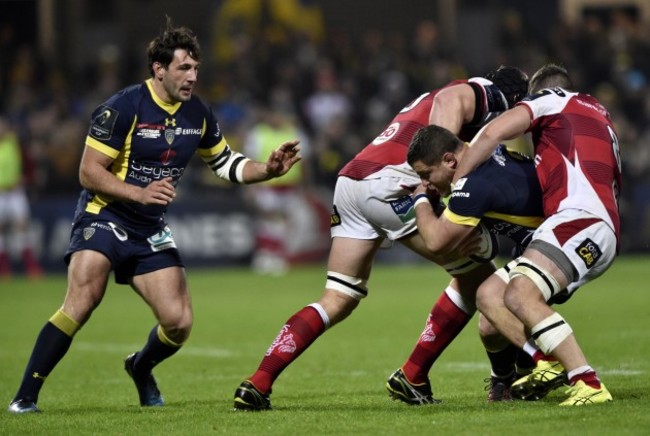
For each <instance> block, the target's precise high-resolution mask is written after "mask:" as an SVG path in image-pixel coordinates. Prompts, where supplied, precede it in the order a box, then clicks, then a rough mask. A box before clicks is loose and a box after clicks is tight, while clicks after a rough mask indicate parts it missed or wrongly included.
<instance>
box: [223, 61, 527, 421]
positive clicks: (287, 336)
mask: <svg viewBox="0 0 650 436" xmlns="http://www.w3.org/2000/svg"><path fill="white" fill-rule="evenodd" d="M527 90H528V80H527V77H526V75H525V74H524V73H523V72H521V71H520V70H519V69H517V68H513V67H501V68H499V69H498V70H496V71H495V72H493V73H491V74H489V75H487V76H486V78H480V77H477V78H472V79H469V80H462V81H455V82H452V83H450V84H449V85H447V86H446V87H444V88H442V89H439V90H435V91H431V92H426V93H424V94H422V95H421V96H419V97H418V98H416V99H415V100H414V101H413V102H411V103H410V104H409V105H407V106H406V107H404V108H403V109H402V110H401V111H400V112H399V113H398V114H397V115H396V116H395V118H394V119H393V120H392V121H391V122H390V123H389V125H388V127H387V128H386V129H385V130H384V131H383V132H382V133H381V134H380V135H379V136H378V137H377V138H375V139H374V140H373V141H372V142H371V143H370V144H368V145H367V146H366V147H365V148H364V149H363V150H362V151H361V152H360V153H359V154H358V155H357V156H356V157H355V158H354V159H353V160H352V161H351V162H349V163H348V164H347V165H346V166H345V167H344V168H343V169H342V170H341V171H340V173H339V177H338V181H337V184H336V188H335V191H334V202H333V203H334V206H333V211H332V221H331V225H332V227H331V235H332V246H331V249H330V255H329V261H328V267H327V269H328V271H327V282H326V284H325V291H324V293H323V295H322V296H321V298H320V299H319V300H318V301H317V302H315V303H313V304H310V305H308V306H306V307H304V308H303V309H301V310H299V311H298V312H296V313H295V314H294V315H293V316H292V317H291V318H289V320H288V321H287V322H286V323H285V324H284V326H283V327H282V329H281V330H280V333H279V334H278V336H277V337H276V339H275V340H274V341H273V343H272V344H271V346H270V347H269V349H268V350H267V352H266V355H265V356H264V358H263V359H262V362H261V363H260V365H259V368H258V370H257V371H256V372H255V373H254V374H253V375H252V376H251V377H249V378H248V379H247V380H245V381H244V382H242V383H241V384H240V386H239V387H238V388H237V390H236V391H235V408H236V409H242V410H265V409H270V408H271V402H270V398H269V395H270V393H271V388H272V385H273V383H274V381H275V380H276V378H277V377H278V376H279V375H280V373H281V372H282V371H283V370H284V369H285V368H286V367H287V366H288V365H289V364H290V363H291V362H293V361H294V360H295V359H296V358H297V357H298V356H299V355H300V354H301V353H302V352H303V351H305V350H306V349H307V348H308V347H309V346H310V345H311V344H312V343H313V342H314V341H315V340H316V339H317V338H318V337H319V336H320V335H321V334H322V333H323V332H324V331H325V330H326V329H328V328H330V327H332V326H333V325H334V324H336V323H338V322H340V321H342V320H343V319H345V318H346V317H347V316H348V315H349V314H350V313H351V312H352V311H353V310H354V309H355V308H356V307H357V305H358V304H359V301H360V300H361V299H362V298H364V297H366V296H367V294H368V288H367V282H368V279H369V277H370V271H371V268H372V263H373V259H374V257H375V254H376V253H377V250H378V249H379V248H380V247H381V246H382V245H383V244H385V243H386V242H388V243H389V244H390V243H392V241H399V242H400V243H402V244H403V245H405V246H406V247H408V248H409V249H411V250H413V251H414V252H416V253H418V254H420V255H422V256H423V257H425V258H426V259H429V260H431V261H432V262H435V263H437V264H439V265H441V266H443V267H444V268H445V269H446V270H447V271H448V272H449V273H450V274H451V275H452V277H453V279H452V281H451V283H450V285H449V286H448V287H447V289H446V290H445V292H443V293H442V295H441V296H440V298H439V299H438V301H437V302H436V304H435V306H434V307H433V309H432V311H431V314H430V316H429V317H428V320H427V325H426V327H425V330H426V331H431V332H432V334H434V335H435V336H436V340H435V341H431V340H427V339H426V338H424V337H421V339H420V341H419V342H418V344H417V346H416V348H415V350H414V351H413V353H412V355H411V357H410V358H409V361H408V362H407V364H406V365H405V366H404V367H403V368H402V369H400V370H398V371H397V372H396V373H395V374H393V376H391V379H390V380H389V383H390V381H391V380H393V381H394V382H395V383H396V384H398V385H399V387H397V386H396V389H397V388H399V389H400V390H399V392H395V393H394V396H397V398H399V399H400V400H402V401H405V402H407V403H409V404H428V403H434V402H437V400H435V399H434V398H433V394H432V392H431V386H430V383H429V379H428V372H429V369H430V368H431V366H432V365H433V363H434V362H435V360H436V359H437V358H438V356H439V355H440V354H441V353H442V352H443V350H444V349H445V348H446V347H447V345H449V343H451V341H452V340H453V339H454V338H455V337H456V336H457V335H458V333H460V331H461V330H462V329H463V327H464V326H465V325H466V324H467V322H468V321H469V320H470V319H471V317H472V315H473V314H474V312H475V310H476V307H475V293H476V288H477V287H478V285H479V284H480V283H482V282H483V280H485V279H486V278H487V277H488V276H490V275H491V274H492V273H493V272H494V265H493V264H492V263H478V262H476V261H474V260H472V259H470V258H468V257H463V256H459V255H458V254H456V255H454V256H449V257H443V256H439V255H436V254H434V253H432V252H431V251H429V250H427V249H426V247H425V244H424V242H423V240H422V238H421V237H420V236H419V234H418V232H417V228H416V223H415V213H414V208H413V201H412V199H411V191H412V190H413V188H414V187H415V186H417V185H419V184H420V183H421V181H420V178H419V176H418V175H417V174H416V173H415V171H414V170H413V169H412V168H411V167H410V166H409V165H408V163H407V162H406V153H407V150H408V146H409V143H410V141H411V138H412V136H413V135H414V134H415V132H416V131H417V130H418V129H420V128H421V127H424V126H426V125H429V124H437V125H443V126H445V127H447V128H448V129H449V130H451V131H452V132H454V133H456V134H459V135H460V136H461V137H462V138H465V139H466V140H469V139H470V138H472V137H473V135H474V134H475V133H476V132H477V131H478V130H479V129H480V128H481V127H482V126H483V125H484V124H485V123H486V122H487V121H489V120H491V119H493V118H494V117H495V116H497V115H499V114H500V113H502V112H503V111H505V110H507V109H508V108H509V107H512V106H513V105H514V103H515V102H517V101H519V100H520V99H521V98H522V97H523V96H524V95H525V94H526V93H527ZM429 337H430V336H429Z"/></svg>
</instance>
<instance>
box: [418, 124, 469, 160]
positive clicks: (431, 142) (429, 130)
mask: <svg viewBox="0 0 650 436" xmlns="http://www.w3.org/2000/svg"><path fill="white" fill-rule="evenodd" d="M463 144H464V143H463V141H461V140H460V139H459V138H458V136H456V135H454V134H453V133H451V132H450V131H449V130H447V129H445V128H444V127H440V126H436V125H429V126H426V127H422V128H421V129H420V130H418V131H417V132H415V135H413V139H411V143H410V144H409V151H408V153H407V154H406V161H407V162H408V163H409V165H411V166H413V164H414V163H415V162H418V161H420V162H422V163H423V164H425V165H436V164H438V163H440V162H441V161H442V156H443V155H444V154H445V153H447V152H449V153H453V152H455V151H456V150H458V148H459V147H462V146H463Z"/></svg>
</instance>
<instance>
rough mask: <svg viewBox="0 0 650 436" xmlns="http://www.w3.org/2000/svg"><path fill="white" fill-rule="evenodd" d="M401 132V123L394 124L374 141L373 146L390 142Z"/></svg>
mask: <svg viewBox="0 0 650 436" xmlns="http://www.w3.org/2000/svg"><path fill="white" fill-rule="evenodd" d="M398 131H399V123H393V124H391V125H390V126H388V127H386V130H384V131H383V132H381V133H380V134H379V136H377V137H376V138H375V140H374V141H372V145H380V144H383V143H384V142H386V141H390V140H391V139H392V138H393V136H395V134H396V133H397V132H398Z"/></svg>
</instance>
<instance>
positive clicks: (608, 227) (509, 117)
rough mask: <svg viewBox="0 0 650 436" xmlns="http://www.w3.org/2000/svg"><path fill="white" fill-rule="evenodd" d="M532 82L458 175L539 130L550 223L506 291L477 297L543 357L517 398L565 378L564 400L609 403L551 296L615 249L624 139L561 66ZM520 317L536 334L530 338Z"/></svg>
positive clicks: (609, 258)
mask: <svg viewBox="0 0 650 436" xmlns="http://www.w3.org/2000/svg"><path fill="white" fill-rule="evenodd" d="M530 85H531V93H532V95H530V96H529V97H527V98H526V99H524V100H523V101H522V102H521V103H519V104H518V105H516V106H515V107H514V108H513V109H511V110H509V111H507V112H506V113H505V114H503V115H502V116H501V117H499V118H498V119H496V120H494V122H492V123H490V124H488V125H487V126H486V127H485V128H484V129H483V130H482V131H481V132H480V134H479V135H478V136H477V137H476V138H474V140H472V145H471V147H470V149H469V150H468V151H467V153H466V154H465V157H464V158H463V160H462V162H461V163H460V165H459V167H458V169H457V170H456V174H455V178H456V179H459V178H460V177H463V176H465V175H466V174H467V173H469V171H470V170H471V169H473V168H475V167H476V166H477V165H478V164H479V163H480V162H483V161H485V160H486V159H488V158H489V156H490V155H491V154H492V152H493V151H494V149H495V148H496V147H497V146H498V144H499V143H501V142H502V141H504V140H507V139H512V138H516V137H519V136H521V135H523V134H524V133H526V132H530V133H531V134H532V135H531V136H532V138H533V146H534V150H535V165H536V172H537V177H538V179H539V181H540V185H541V188H542V194H543V207H544V218H545V220H544V222H543V224H542V225H541V226H540V227H539V228H538V229H537V230H536V231H535V233H534V234H533V236H532V240H531V242H530V244H529V245H528V247H527V248H526V250H525V251H524V253H523V254H522V256H521V257H520V258H519V261H518V263H517V264H516V266H514V267H513V268H512V269H511V270H510V273H509V275H510V282H509V284H508V286H507V287H506V289H505V292H504V293H491V292H490V289H487V288H485V289H482V291H484V292H480V293H479V295H478V298H477V302H478V304H479V309H480V310H481V312H482V313H483V314H484V315H485V316H486V317H487V318H488V319H489V320H490V321H491V322H492V324H493V325H494V326H495V327H496V328H497V329H498V330H499V331H500V332H501V333H502V334H503V335H504V336H506V337H508V338H509V339H510V340H511V342H513V343H514V344H516V345H518V346H522V347H528V348H529V352H530V353H531V354H532V355H537V357H536V359H535V360H536V362H537V365H536V368H535V370H534V371H533V372H532V373H531V374H530V375H528V376H526V377H523V378H521V379H519V380H517V381H515V382H514V383H513V386H512V390H513V394H514V395H515V396H520V397H523V398H530V399H537V398H541V397H542V396H544V395H546V393H547V392H548V391H549V389H551V388H553V387H557V384H556V383H555V381H556V380H557V379H562V378H564V377H567V378H568V382H569V385H570V388H569V389H568V391H567V394H568V397H567V398H566V399H565V400H564V401H563V402H562V403H560V405H561V406H581V405H588V404H596V403H604V402H608V401H611V400H612V396H611V394H610V393H609V391H608V390H607V388H606V387H605V385H604V384H603V383H602V382H601V381H600V379H599V377H598V375H597V374H596V371H595V370H594V368H593V367H591V366H590V365H589V364H588V362H587V359H586V357H585V356H584V354H583V352H582V350H581V348H580V346H579V345H578V342H577V340H576V337H575V335H574V333H573V330H572V329H571V327H570V326H569V324H568V323H567V321H566V320H565V319H564V318H563V317H562V316H561V315H560V314H559V313H557V312H556V311H555V310H553V309H552V308H551V307H550V305H549V304H548V302H549V301H551V300H552V299H553V298H556V297H557V296H562V297H563V298H567V297H568V296H570V295H572V294H573V293H574V292H575V291H576V290H577V289H578V288H579V287H580V286H582V285H584V284H586V283H588V282H590V281H591V280H594V279H595V278H597V277H599V276H600V275H601V274H603V273H604V272H605V271H606V270H607V269H608V268H609V267H610V265H611V264H612V263H613V261H614V259H615V257H616V255H617V253H618V249H619V243H620V218H619V213H618V197H619V194H620V190H621V156H620V148H619V143H618V136H617V134H616V130H615V128H614V125H613V122H612V119H611V117H610V114H609V112H608V111H607V109H605V107H604V106H603V105H602V104H601V103H600V102H599V101H598V100H596V99H595V98H594V97H592V96H591V95H588V94H584V93H580V92H575V91H573V90H572V89H573V85H572V82H571V79H570V77H569V74H568V72H567V70H566V69H565V68H564V67H562V66H559V65H555V64H548V65H545V66H543V67H542V68H540V69H539V70H538V71H537V72H535V74H534V75H533V77H532V79H531V83H530ZM563 294H564V295H563ZM517 323H519V328H515V326H516V324H517ZM521 324H523V326H524V327H525V328H526V329H528V330H529V331H530V332H531V342H529V343H526V337H524V336H523V335H522V328H521ZM534 344H536V345H537V347H539V349H540V350H541V351H535V350H534V347H533V345H534Z"/></svg>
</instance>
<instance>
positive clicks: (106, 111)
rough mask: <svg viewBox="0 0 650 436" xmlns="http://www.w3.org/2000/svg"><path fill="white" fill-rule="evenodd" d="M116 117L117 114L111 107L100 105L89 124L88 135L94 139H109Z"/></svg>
mask: <svg viewBox="0 0 650 436" xmlns="http://www.w3.org/2000/svg"><path fill="white" fill-rule="evenodd" d="M118 115H119V112H118V111H116V110H115V109H113V108H112V107H108V106H103V105H102V106H101V107H100V108H99V111H98V115H96V116H95V118H93V120H92V123H91V124H90V130H89V131H88V134H89V135H90V136H91V137H93V138H95V139H101V140H107V139H111V136H113V128H114V127H115V122H116V121H117V117H118Z"/></svg>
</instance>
